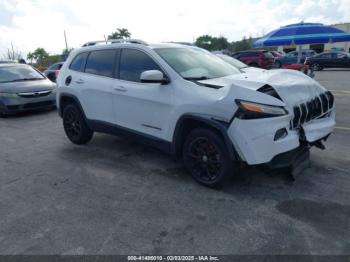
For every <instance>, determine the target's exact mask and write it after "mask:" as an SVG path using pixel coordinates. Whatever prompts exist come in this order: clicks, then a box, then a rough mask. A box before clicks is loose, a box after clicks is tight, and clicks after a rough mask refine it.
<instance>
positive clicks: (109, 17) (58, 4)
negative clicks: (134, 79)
mask: <svg viewBox="0 0 350 262" xmlns="http://www.w3.org/2000/svg"><path fill="white" fill-rule="evenodd" d="M349 6H350V0H290V1H287V0H281V1H277V0H260V1H257V0H220V1H210V2H209V1H200V0H176V1H175V0H171V1H170V0H168V1H167V0H148V1H142V0H128V1H119V0H118V1H117V0H114V1H113V0H110V1H109V0H99V1H87V0H26V1H21V0H2V1H1V3H0V8H1V11H0V56H1V52H3V51H4V50H5V48H7V47H9V46H10V45H11V42H12V43H13V44H14V46H15V48H16V49H18V50H20V51H22V52H23V54H26V53H27V52H28V51H31V50H33V49H35V48H37V47H44V48H45V49H46V50H48V51H49V52H50V53H60V52H61V51H62V50H63V49H64V48H65V44H64V38H63V31H64V30H66V32H67V36H68V44H69V46H70V47H78V46H81V45H82V44H83V43H84V42H87V41H91V40H98V39H103V36H104V35H108V34H109V33H111V32H112V31H114V30H115V29H116V28H117V27H125V28H128V29H129V31H130V32H131V33H132V36H133V37H135V38H141V39H144V40H146V41H149V42H161V41H193V40H194V39H195V38H196V37H198V36H199V35H202V34H212V35H216V36H219V35H223V36H225V37H227V38H228V39H229V40H231V41H233V40H239V39H241V38H242V37H243V36H253V37H255V36H260V35H261V34H263V33H267V32H269V31H271V30H273V29H275V28H277V27H280V26H282V25H286V24H290V23H296V22H300V21H302V20H303V21H308V22H321V23H325V24H331V23H337V22H350V8H349ZM2 13H4V14H6V15H1V14H2Z"/></svg>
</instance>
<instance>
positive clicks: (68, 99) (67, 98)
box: [58, 93, 86, 119]
mask: <svg viewBox="0 0 350 262" xmlns="http://www.w3.org/2000/svg"><path fill="white" fill-rule="evenodd" d="M58 101H59V104H58V106H59V108H58V109H59V110H58V114H59V115H60V116H61V117H62V115H63V109H64V107H65V106H66V105H68V104H71V103H74V104H76V105H77V106H78V107H79V109H80V110H81V112H82V113H83V116H84V118H85V119H86V117H85V113H84V110H83V107H82V106H81V104H80V102H79V99H78V98H77V97H76V96H75V95H72V94H68V93H62V94H60V96H59V100H58Z"/></svg>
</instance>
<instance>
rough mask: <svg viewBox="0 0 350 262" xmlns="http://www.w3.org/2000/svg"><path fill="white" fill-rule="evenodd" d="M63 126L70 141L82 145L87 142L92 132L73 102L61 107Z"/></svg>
mask: <svg viewBox="0 0 350 262" xmlns="http://www.w3.org/2000/svg"><path fill="white" fill-rule="evenodd" d="M62 118H63V127H64V131H65V132H66V135H67V137H68V138H69V140H70V141H72V143H74V144H77V145H82V144H86V143H88V142H89V141H90V140H91V138H92V136H93V134H94V132H93V131H92V130H91V129H90V128H89V127H88V125H87V124H86V121H85V118H84V116H83V113H82V112H81V110H80V109H79V108H78V107H77V106H76V105H75V104H69V105H67V106H66V107H65V108H64V109H63V115H62Z"/></svg>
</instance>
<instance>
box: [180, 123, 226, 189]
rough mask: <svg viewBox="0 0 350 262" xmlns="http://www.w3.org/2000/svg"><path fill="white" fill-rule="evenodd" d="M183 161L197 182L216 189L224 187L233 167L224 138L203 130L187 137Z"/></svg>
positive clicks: (195, 131)
mask: <svg viewBox="0 0 350 262" xmlns="http://www.w3.org/2000/svg"><path fill="white" fill-rule="evenodd" d="M183 161H184V165H185V167H186V169H187V170H188V171H189V172H190V174H191V176H192V178H193V179H194V180H195V181H197V182H198V183H200V184H202V185H205V186H208V187H215V188H217V187H220V186H222V185H223V182H224V181H225V179H226V178H227V177H228V176H229V175H230V174H231V172H232V167H233V163H232V161H231V160H230V158H229V153H228V151H227V148H226V146H225V144H224V142H223V140H222V138H221V137H220V136H219V135H218V134H217V133H215V132H214V131H212V130H209V129H203V128H198V129H195V130H193V131H192V132H191V133H190V134H189V135H188V136H187V138H186V141H185V143H184V146H183Z"/></svg>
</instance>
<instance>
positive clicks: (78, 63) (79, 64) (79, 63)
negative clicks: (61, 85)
mask: <svg viewBox="0 0 350 262" xmlns="http://www.w3.org/2000/svg"><path fill="white" fill-rule="evenodd" d="M87 55H88V53H80V54H78V55H77V56H76V57H75V58H74V59H73V61H72V63H71V64H70V66H69V69H72V70H75V71H80V72H82V71H84V68H83V67H84V65H85V61H86V57H87Z"/></svg>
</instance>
